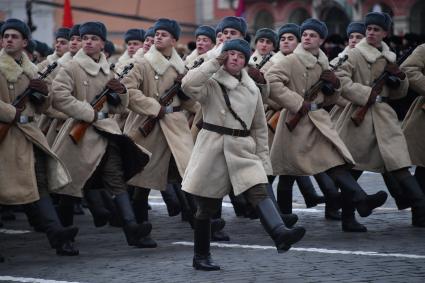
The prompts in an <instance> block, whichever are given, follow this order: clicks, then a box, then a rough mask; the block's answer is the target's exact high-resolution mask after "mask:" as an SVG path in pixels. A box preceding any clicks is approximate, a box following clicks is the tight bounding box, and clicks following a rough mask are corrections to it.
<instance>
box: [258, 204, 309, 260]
mask: <svg viewBox="0 0 425 283" xmlns="http://www.w3.org/2000/svg"><path fill="white" fill-rule="evenodd" d="M257 209H258V214H259V215H260V221H261V223H262V224H263V227H264V229H265V230H266V232H267V233H268V234H269V235H270V237H271V238H272V239H273V241H274V242H275V245H276V248H277V251H278V252H279V253H281V252H285V251H287V250H289V249H290V248H291V245H293V244H295V243H296V242H298V241H300V240H301V239H302V237H304V234H305V229H304V228H303V227H295V228H292V229H287V228H286V227H285V224H284V223H283V221H282V218H281V216H280V214H279V212H278V211H277V209H276V207H275V206H274V204H273V202H272V201H271V200H270V199H269V198H266V199H264V200H262V201H261V202H260V203H259V204H258V205H257Z"/></svg>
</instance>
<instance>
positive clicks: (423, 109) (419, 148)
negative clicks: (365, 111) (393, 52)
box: [401, 44, 425, 192]
mask: <svg viewBox="0 0 425 283" xmlns="http://www.w3.org/2000/svg"><path fill="white" fill-rule="evenodd" d="M401 69H402V70H403V71H404V72H405V73H406V75H407V78H408V79H409V86H410V88H412V89H413V90H414V91H415V92H416V93H418V94H419V96H418V97H417V98H416V100H415V101H414V102H413V104H412V106H410V109H409V112H408V113H407V115H406V117H405V118H404V121H403V126H402V128H403V133H404V136H405V137H406V141H407V148H408V149H409V153H410V158H411V159H412V164H413V165H416V170H415V177H416V180H417V181H418V183H419V185H420V186H421V187H422V191H423V192H425V150H424V148H425V147H424V144H425V141H424V134H423V133H425V129H424V127H425V121H424V120H425V99H424V95H425V75H424V74H425V44H422V45H420V46H418V47H417V48H416V49H415V51H413V53H412V55H410V57H409V58H407V60H406V61H405V62H404V63H403V64H402V65H401Z"/></svg>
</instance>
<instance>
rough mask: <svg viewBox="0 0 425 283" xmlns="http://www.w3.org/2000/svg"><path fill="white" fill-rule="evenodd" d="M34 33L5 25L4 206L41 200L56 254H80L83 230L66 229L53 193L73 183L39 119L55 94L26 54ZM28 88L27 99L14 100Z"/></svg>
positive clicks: (0, 175) (1, 61) (1, 95)
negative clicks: (78, 237)
mask: <svg viewBox="0 0 425 283" xmlns="http://www.w3.org/2000/svg"><path fill="white" fill-rule="evenodd" d="M30 35H31V32H30V30H29V28H28V26H27V25H26V24H25V23H24V22H22V21H20V20H17V19H8V20H7V21H6V22H5V23H4V25H3V26H2V28H1V36H2V39H3V46H4V48H3V49H2V51H0V122H1V127H3V129H2V133H3V135H2V137H1V140H0V159H1V160H2V162H0V204H4V205H20V204H23V205H24V209H26V207H28V206H30V205H31V204H32V203H36V205H35V206H34V207H36V210H37V211H36V217H37V218H38V221H39V222H40V223H41V224H42V225H43V227H44V230H45V231H46V234H47V238H48V240H49V242H50V245H51V246H52V248H54V249H56V253H57V254H58V255H67V256H73V255H78V250H77V249H75V248H74V247H73V246H72V244H71V241H73V240H74V238H75V236H76V235H77V233H78V228H76V227H68V228H63V227H62V225H61V223H60V221H59V219H58V216H57V214H56V210H55V209H54V207H53V205H52V201H51V199H50V196H49V192H51V191H54V190H57V189H60V188H62V187H63V186H65V185H66V184H68V183H69V182H70V176H69V174H68V172H67V170H66V168H65V167H64V165H63V164H62V162H61V161H60V160H59V159H58V158H57V156H56V155H55V154H54V153H53V152H52V151H51V150H50V147H49V145H48V144H47V141H46V138H45V137H44V135H43V133H42V132H41V131H40V129H39V128H38V127H37V124H36V122H35V120H34V116H35V114H36V113H41V112H42V111H44V110H46V109H47V107H48V106H49V103H50V97H49V93H48V89H47V85H46V83H45V82H44V81H43V80H41V79H36V75H37V67H36V66H35V65H34V64H33V63H31V62H30V61H29V59H28V57H27V55H26V54H25V53H24V52H23V49H24V48H25V46H26V45H27V44H28V40H29V39H30ZM24 92H25V93H26V94H25V95H28V99H27V100H26V101H25V102H24V103H22V104H14V102H15V101H16V100H17V98H18V96H20V95H22V94H23V93H24ZM4 127H6V129H5V128H4ZM8 127H10V128H8ZM4 129H5V131H4Z"/></svg>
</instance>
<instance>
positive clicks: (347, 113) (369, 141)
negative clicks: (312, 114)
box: [336, 12, 425, 230]
mask: <svg viewBox="0 0 425 283" xmlns="http://www.w3.org/2000/svg"><path fill="white" fill-rule="evenodd" d="M365 25H366V37H365V38H364V39H362V40H361V41H360V42H359V43H358V44H357V45H356V47H355V48H354V49H351V50H350V51H349V52H348V60H347V61H346V62H345V63H344V64H343V65H342V66H341V68H340V69H339V70H338V72H337V74H338V76H339V78H340V80H341V84H342V95H343V96H344V98H346V99H348V100H349V101H350V104H349V105H348V106H346V107H345V109H344V111H343V112H342V113H341V116H340V117H339V119H338V121H337V123H336V128H337V130H338V133H339V135H340V137H341V139H342V140H343V141H344V142H345V144H346V145H347V147H348V148H349V150H350V152H351V153H352V155H353V157H354V160H355V162H356V166H355V167H354V169H355V170H356V171H355V172H354V174H355V175H356V177H359V176H360V175H361V173H362V172H363V171H365V170H367V171H372V172H378V173H386V172H388V173H389V174H390V175H391V176H393V177H394V178H395V180H396V181H397V182H398V183H399V185H400V186H401V188H402V189H403V191H404V192H403V195H404V196H405V197H406V198H407V199H408V201H409V204H408V206H411V207H412V224H413V225H414V226H419V227H425V194H424V193H423V192H422V190H421V188H420V187H419V185H418V183H417V181H416V179H415V178H414V177H413V176H412V175H411V174H410V172H409V170H408V168H409V167H410V166H411V165H412V162H411V160H410V157H409V152H408V149H407V143H406V139H405V137H404V135H403V132H402V129H401V127H400V124H399V122H398V119H397V114H396V113H395V111H394V110H393V109H392V107H391V106H390V105H389V104H388V101H389V100H390V99H397V98H401V97H404V96H405V95H406V94H407V89H408V85H409V83H408V80H407V79H406V75H405V73H403V71H401V70H400V68H399V67H398V66H397V64H396V63H395V60H396V55H395V53H393V52H392V51H390V49H389V47H388V45H387V44H385V42H383V39H384V38H385V37H386V36H387V35H388V31H389V29H390V27H391V17H390V16H389V15H388V14H386V13H380V12H371V13H369V14H367V15H366V17H365ZM384 71H386V72H388V73H389V74H390V79H389V80H387V81H386V84H385V85H384V86H383V88H382V91H381V92H379V90H378V89H377V88H372V85H373V83H374V81H375V79H376V78H378V77H379V76H380V75H381V74H382V73H383V72H384ZM375 94H377V95H375ZM365 105H369V109H368V111H367V113H366V115H365V118H364V120H363V122H362V123H361V124H360V125H356V124H355V123H354V122H353V121H352V117H353V115H355V113H356V112H357V111H358V110H359V109H360V108H361V107H363V106H365ZM392 188H393V187H392V186H388V189H389V190H390V192H391V189H392ZM392 195H393V196H394V197H395V198H396V199H397V196H396V195H395V194H394V193H392ZM364 230H366V228H365V227H364Z"/></svg>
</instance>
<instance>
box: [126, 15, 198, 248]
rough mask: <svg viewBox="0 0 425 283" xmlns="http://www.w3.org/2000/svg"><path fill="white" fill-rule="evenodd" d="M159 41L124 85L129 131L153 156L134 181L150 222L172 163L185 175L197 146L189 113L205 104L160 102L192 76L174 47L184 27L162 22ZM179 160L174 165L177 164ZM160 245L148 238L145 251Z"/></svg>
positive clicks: (139, 211)
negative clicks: (147, 125)
mask: <svg viewBox="0 0 425 283" xmlns="http://www.w3.org/2000/svg"><path fill="white" fill-rule="evenodd" d="M153 28H154V32H155V39H154V40H155V43H154V45H152V46H151V47H150V49H149V51H148V52H146V53H145V54H144V57H143V59H141V60H140V61H136V64H135V67H134V70H133V71H132V72H131V73H130V75H129V76H127V77H126V78H125V79H124V80H123V83H124V84H125V86H126V87H127V89H128V92H129V95H130V102H129V106H128V108H129V109H130V110H131V112H130V114H129V116H128V118H127V121H126V123H125V126H124V133H125V134H127V135H128V136H129V137H131V138H132V139H133V140H134V141H135V142H136V143H137V144H139V145H141V146H143V147H144V148H146V149H147V150H149V151H150V152H152V158H151V160H150V162H149V163H148V165H147V166H146V167H145V168H144V170H143V171H142V172H141V173H139V174H137V175H136V176H134V177H133V178H132V179H131V180H129V182H128V184H129V185H132V186H135V187H137V188H136V190H135V193H134V198H133V205H134V209H135V212H136V217H137V219H138V221H139V222H141V221H146V220H147V219H148V196H149V192H150V189H155V190H160V191H164V190H165V189H166V186H167V183H168V175H169V168H170V164H171V163H172V162H174V161H175V164H176V167H177V171H178V172H176V173H177V174H178V175H180V176H183V173H184V171H185V170H186V167H187V163H188V162H189V157H190V154H191V152H192V148H193V140H192V136H191V133H190V129H189V125H188V122H187V118H186V116H185V114H184V113H183V112H182V110H183V109H186V110H188V111H189V112H191V113H195V112H196V111H197V110H198V109H199V105H198V104H197V103H196V102H194V101H193V100H190V99H188V98H187V97H186V96H184V95H182V94H181V93H179V94H178V95H175V96H174V97H173V98H172V101H171V103H170V104H169V105H162V104H160V103H159V98H160V97H161V96H163V95H164V93H166V92H167V90H168V89H170V88H171V87H172V86H173V85H174V84H175V83H176V81H177V83H178V80H179V78H180V77H181V76H183V75H184V74H185V72H186V69H185V65H184V62H183V61H182V59H181V58H180V56H179V55H178V54H177V52H176V50H175V49H174V46H175V44H176V42H177V40H178V39H179V36H180V26H179V24H178V23H177V22H176V21H174V20H170V19H159V20H158V21H157V22H156V23H155V25H154V27H153ZM148 118H156V120H157V121H156V122H155V124H154V126H153V128H152V131H151V132H150V133H148V134H146V133H143V132H142V131H141V128H142V127H143V124H144V122H146V120H147V119H148ZM172 160H173V161H172ZM156 246H157V244H156V242H155V241H154V240H153V239H152V238H150V237H146V238H144V240H143V247H146V248H153V247H156Z"/></svg>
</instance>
